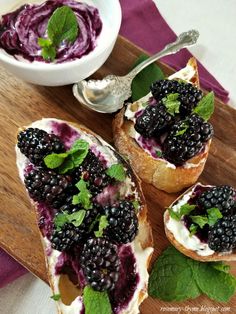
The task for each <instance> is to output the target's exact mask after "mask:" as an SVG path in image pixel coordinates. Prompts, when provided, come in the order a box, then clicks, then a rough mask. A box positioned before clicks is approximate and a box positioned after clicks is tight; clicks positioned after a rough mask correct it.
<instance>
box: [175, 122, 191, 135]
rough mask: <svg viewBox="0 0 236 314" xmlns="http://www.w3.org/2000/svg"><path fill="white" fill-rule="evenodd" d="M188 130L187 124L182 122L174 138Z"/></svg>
mask: <svg viewBox="0 0 236 314" xmlns="http://www.w3.org/2000/svg"><path fill="white" fill-rule="evenodd" d="M188 128H189V125H188V123H187V122H185V121H184V122H183V123H181V126H180V130H179V131H178V132H177V133H176V134H175V135H176V136H179V135H183V134H184V133H185V132H186V131H187V129H188Z"/></svg>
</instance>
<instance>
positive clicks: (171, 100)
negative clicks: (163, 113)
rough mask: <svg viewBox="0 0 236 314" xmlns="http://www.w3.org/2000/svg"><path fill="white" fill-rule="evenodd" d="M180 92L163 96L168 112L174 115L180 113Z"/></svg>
mask: <svg viewBox="0 0 236 314" xmlns="http://www.w3.org/2000/svg"><path fill="white" fill-rule="evenodd" d="M178 97H179V94H178V93H175V94H169V95H167V96H166V97H164V98H162V103H163V104H164V105H165V107H166V108H167V112H168V113H169V114H170V115H172V116H174V115H175V114H177V113H179V106H180V101H179V100H178Z"/></svg>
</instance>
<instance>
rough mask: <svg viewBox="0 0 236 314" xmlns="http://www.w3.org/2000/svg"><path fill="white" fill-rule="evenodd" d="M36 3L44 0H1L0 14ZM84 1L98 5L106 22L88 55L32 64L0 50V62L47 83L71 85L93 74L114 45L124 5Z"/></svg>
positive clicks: (35, 81)
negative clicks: (60, 61) (56, 62)
mask: <svg viewBox="0 0 236 314" xmlns="http://www.w3.org/2000/svg"><path fill="white" fill-rule="evenodd" d="M33 2H36V3H42V2H44V1H35V0H33V1H32V0H31V1H22V0H20V1H19V0H18V1H16V0H0V15H2V14H5V13H8V12H11V11H13V10H15V9H16V8H17V7H19V6H20V5H22V4H25V3H33ZM81 2H85V3H88V4H91V5H93V6H95V7H97V8H98V10H99V12H100V17H101V20H102V22H103V28H102V32H101V34H100V35H99V37H98V39H97V47H96V48H95V49H94V50H93V51H91V52H90V53H89V54H88V55H86V56H83V57H82V58H81V59H77V60H74V61H68V62H64V63H61V64H50V63H49V64H48V63H43V62H32V63H29V62H25V61H19V60H16V59H15V58H14V57H12V56H11V55H9V54H8V53H6V52H5V51H4V50H3V49H0V63H1V64H2V65H3V66H4V67H5V68H6V69H7V70H9V71H10V72H11V73H13V74H14V75H15V76H17V77H19V78H21V79H22V80H24V81H27V82H30V83H33V84H38V85H46V86H61V85H67V84H72V83H75V82H78V81H81V80H83V79H85V78H87V77H88V76H90V75H91V74H93V73H94V72H95V71H96V70H97V69H99V68H100V67H101V66H102V64H103V63H104V62H105V61H106V60H107V58H108V57H109V55H110V53H111V51H112V49H113V47H114V44H115V42H116V39H117V36H118V33H119V29H120V24H121V7H120V3H119V0H82V1H81Z"/></svg>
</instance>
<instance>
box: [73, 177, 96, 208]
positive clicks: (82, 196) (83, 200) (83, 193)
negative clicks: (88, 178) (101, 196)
mask: <svg viewBox="0 0 236 314" xmlns="http://www.w3.org/2000/svg"><path fill="white" fill-rule="evenodd" d="M75 186H76V187H77V188H78V189H79V191H80V192H79V194H77V195H74V196H73V200H72V204H73V205H77V204H81V205H82V206H83V207H84V208H85V209H89V208H91V201H90V199H91V197H92V195H91V193H90V192H89V190H88V188H87V186H88V183H87V182H85V181H84V180H83V179H81V180H80V181H79V182H78V183H77V184H76V185H75Z"/></svg>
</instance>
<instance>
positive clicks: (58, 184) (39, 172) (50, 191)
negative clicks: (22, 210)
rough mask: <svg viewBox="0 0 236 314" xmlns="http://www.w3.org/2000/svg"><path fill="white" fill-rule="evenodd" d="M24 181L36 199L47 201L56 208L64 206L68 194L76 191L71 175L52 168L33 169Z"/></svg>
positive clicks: (31, 195)
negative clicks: (56, 171) (59, 172)
mask: <svg viewBox="0 0 236 314" xmlns="http://www.w3.org/2000/svg"><path fill="white" fill-rule="evenodd" d="M24 181H25V186H26V188H27V190H28V192H29V195H30V197H31V198H32V199H33V200H34V201H37V202H45V203H46V204H49V205H51V206H52V207H54V208H59V207H60V206H62V204H63V202H64V201H65V199H66V197H67V196H68V194H72V193H73V192H74V188H73V185H72V183H71V181H72V179H71V177H70V176H68V175H61V174H57V173H55V172H53V171H51V170H49V171H47V170H43V169H34V170H31V171H30V172H29V173H28V174H26V175H25V180H24Z"/></svg>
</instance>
